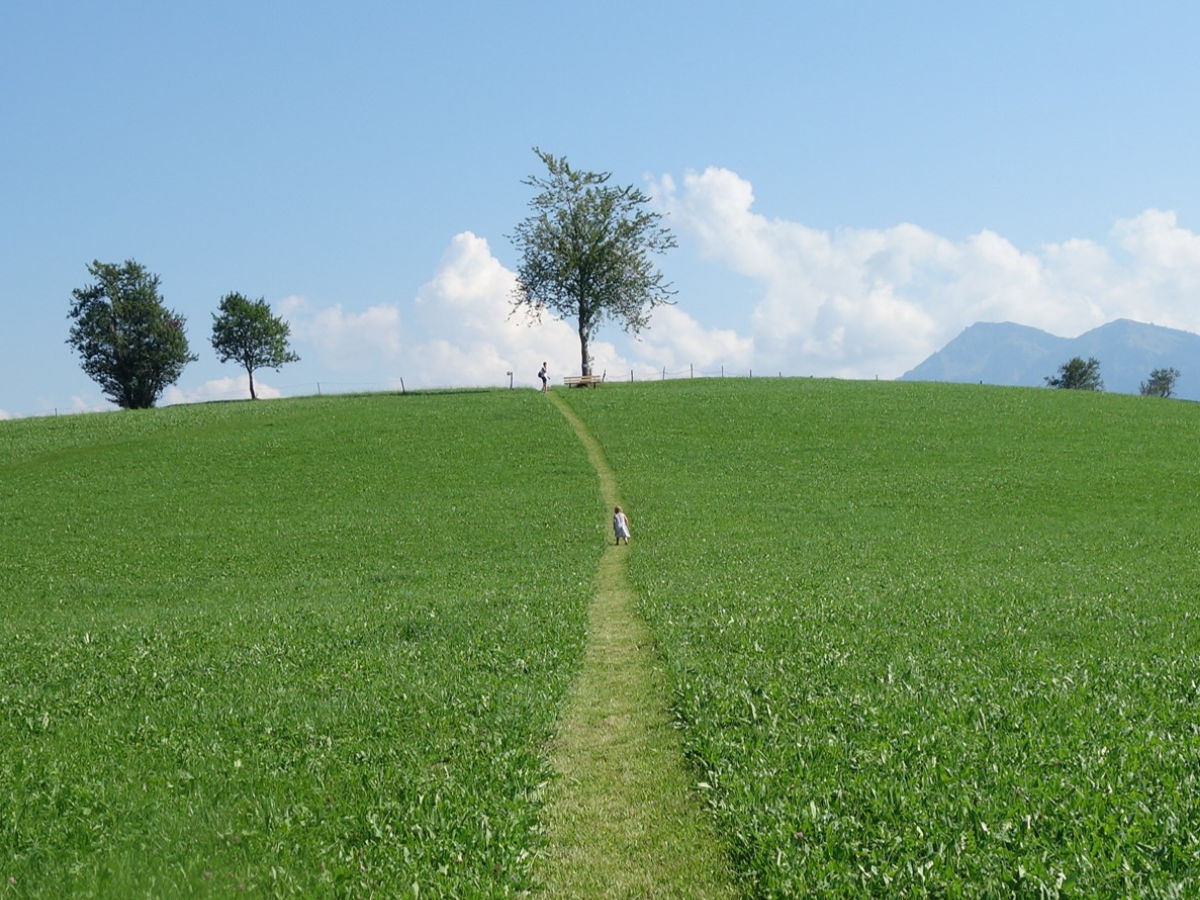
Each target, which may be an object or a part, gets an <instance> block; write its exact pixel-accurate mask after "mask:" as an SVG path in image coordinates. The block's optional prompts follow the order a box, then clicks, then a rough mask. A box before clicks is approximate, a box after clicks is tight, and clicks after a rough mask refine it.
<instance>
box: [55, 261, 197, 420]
mask: <svg viewBox="0 0 1200 900" xmlns="http://www.w3.org/2000/svg"><path fill="white" fill-rule="evenodd" d="M88 273H89V274H90V275H91V276H92V277H93V278H94V279H96V280H95V281H94V282H93V283H92V284H89V285H88V286H87V287H83V288H77V289H76V290H74V291H73V292H72V296H73V297H74V300H73V301H72V303H71V309H70V312H69V313H68V318H70V319H73V320H74V322H75V324H74V325H72V326H71V333H70V336H69V337H68V338H67V343H68V344H70V345H71V346H72V347H73V348H74V349H75V351H76V352H77V353H78V354H79V358H80V361H81V363H82V366H83V371H84V372H86V373H87V375H88V377H89V378H91V379H92V380H93V381H95V382H96V383H97V384H99V385H100V388H101V390H102V391H103V392H104V395H105V396H106V397H108V399H110V400H111V401H112V402H113V403H115V404H117V406H119V407H121V408H122V409H147V408H149V407H151V406H154V404H155V403H157V402H158V398H159V397H160V396H162V392H163V391H164V390H166V388H167V386H168V385H171V384H174V383H175V382H176V381H178V380H179V376H180V375H181V374H182V373H183V369H184V366H186V365H187V364H188V363H190V362H195V360H196V359H197V357H196V356H193V355H192V354H191V353H190V352H189V351H188V342H187V335H186V334H185V333H184V325H185V324H186V323H185V320H184V318H183V316H181V315H180V314H179V313H177V312H172V311H171V310H169V309H167V308H166V307H165V306H164V305H163V303H162V299H161V298H160V297H159V293H158V284H159V279H158V276H157V275H154V274H152V273H150V272H147V271H146V269H145V268H143V267H142V266H141V265H139V264H138V263H136V262H134V261H133V260H126V261H125V263H124V264H123V265H117V264H116V263H102V262H100V261H98V260H96V261H93V262H92V264H91V265H89V266H88Z"/></svg>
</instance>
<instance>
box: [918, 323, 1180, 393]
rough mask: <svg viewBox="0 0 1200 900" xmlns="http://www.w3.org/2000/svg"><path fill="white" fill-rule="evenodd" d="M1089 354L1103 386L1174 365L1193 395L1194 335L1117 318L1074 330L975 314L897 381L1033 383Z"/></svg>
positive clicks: (1132, 383)
mask: <svg viewBox="0 0 1200 900" xmlns="http://www.w3.org/2000/svg"><path fill="white" fill-rule="evenodd" d="M1075 356H1079V357H1082V358H1084V359H1087V358H1088V357H1095V358H1096V359H1097V360H1099V361H1100V375H1101V377H1102V378H1103V379H1104V387H1105V390H1108V391H1113V392H1115V393H1125V394H1136V393H1138V390H1139V388H1140V385H1141V383H1142V382H1143V381H1145V380H1146V379H1147V378H1148V377H1149V375H1150V372H1151V370H1152V369H1157V368H1165V367H1168V366H1173V367H1175V368H1176V369H1178V370H1179V371H1180V373H1181V374H1180V378H1179V380H1178V382H1176V390H1175V393H1176V395H1177V396H1179V397H1182V398H1185V399H1189V400H1200V335H1196V334H1192V333H1191V332H1188V331H1180V330H1178V329H1175V328H1163V327H1161V326H1158V325H1148V324H1146V323H1144V322H1132V321H1130V320H1128V319H1117V320H1116V321H1114V322H1109V323H1108V324H1107V325H1102V326H1100V327H1099V328H1094V329H1092V330H1091V331H1088V332H1085V333H1084V334H1081V335H1079V337H1076V338H1062V337H1058V336H1056V335H1053V334H1050V333H1048V332H1045V331H1041V330H1040V329H1037V328H1031V327H1029V326H1027V325H1017V324H1014V323H1012V322H977V323H976V324H974V325H971V326H970V327H968V328H967V329H965V330H964V331H963V332H962V334H960V335H959V336H958V337H956V338H955V339H954V340H952V341H951V342H950V343H949V344H947V345H946V346H945V347H943V348H942V349H941V350H939V351H938V352H937V353H934V354H933V355H932V356H930V357H929V358H928V359H926V360H925V361H924V362H922V363H921V364H920V365H918V366H916V367H915V368H913V369H911V370H909V371H908V372H905V373H904V374H903V375H901V376H900V380H901V381H955V382H982V383H984V384H1001V385H1020V386H1026V387H1040V386H1043V385H1044V384H1045V383H1046V376H1048V375H1054V374H1055V373H1056V372H1057V371H1058V368H1059V366H1061V365H1062V364H1063V363H1065V362H1066V361H1067V360H1069V359H1071V358H1072V357H1075Z"/></svg>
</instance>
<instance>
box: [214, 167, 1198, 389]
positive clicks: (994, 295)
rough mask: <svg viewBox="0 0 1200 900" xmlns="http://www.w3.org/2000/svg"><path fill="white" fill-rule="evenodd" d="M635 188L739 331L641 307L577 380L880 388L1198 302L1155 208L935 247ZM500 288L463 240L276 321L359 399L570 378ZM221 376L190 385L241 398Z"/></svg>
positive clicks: (689, 191) (1185, 309)
mask: <svg viewBox="0 0 1200 900" xmlns="http://www.w3.org/2000/svg"><path fill="white" fill-rule="evenodd" d="M651 191H652V193H653V195H654V197H655V202H656V203H657V204H658V205H659V208H660V209H661V210H662V211H663V212H665V213H666V214H667V215H668V216H669V222H670V224H671V227H672V228H673V229H674V230H675V232H676V234H677V236H678V238H679V241H680V243H681V245H683V244H688V245H690V249H694V250H695V251H696V252H697V253H698V255H699V256H700V257H701V258H703V259H704V260H706V264H707V265H711V266H716V267H720V268H723V269H727V270H729V271H731V272H734V273H736V274H737V275H738V276H740V277H742V278H744V279H746V281H747V283H748V284H749V285H750V288H751V290H750V293H751V296H752V297H753V298H754V300H753V304H754V305H753V310H752V314H751V315H750V316H749V318H743V319H741V321H742V322H743V323H744V322H749V323H750V324H749V326H748V330H749V333H739V332H738V331H737V330H736V329H734V328H731V327H728V326H727V325H726V323H725V322H723V321H722V314H723V310H722V306H721V305H720V302H719V301H718V300H717V298H706V297H700V296H680V297H678V298H677V299H678V301H679V302H678V304H677V305H675V306H666V307H661V308H659V309H658V310H656V311H655V312H654V314H653V316H652V320H651V325H650V328H649V329H648V330H646V331H645V332H643V334H642V335H641V338H640V339H638V340H635V339H632V338H629V337H627V336H626V335H624V334H623V333H622V332H620V331H619V329H616V328H613V329H609V330H606V331H605V332H603V333H602V335H601V339H599V340H597V341H595V342H594V343H593V345H592V347H591V351H592V354H593V358H594V368H595V370H596V371H605V372H607V373H608V374H609V377H615V378H620V379H621V380H627V379H628V378H629V377H630V376H631V375H634V376H636V377H637V378H638V379H643V378H655V377H662V375H663V373H664V372H665V373H666V374H668V375H669V376H677V375H680V374H685V373H687V372H689V371H696V372H697V373H700V374H711V373H713V372H715V371H717V370H719V369H722V368H723V369H725V370H727V371H729V372H732V373H740V372H747V371H756V372H757V371H761V372H764V373H771V374H774V373H776V372H780V373H782V374H785V375H786V374H791V375H821V376H836V377H845V378H875V377H882V378H894V377H897V376H899V375H901V374H903V373H904V372H905V371H907V370H908V369H910V368H913V367H914V366H916V365H917V364H918V363H920V362H921V361H922V360H923V359H925V358H926V357H927V356H928V355H929V354H931V353H933V352H935V351H937V350H938V349H940V348H941V347H942V346H944V345H945V344H946V343H947V342H949V341H950V340H951V339H953V338H954V337H955V336H956V335H957V334H959V333H960V332H961V331H962V330H963V329H964V328H966V327H967V326H969V325H971V324H973V323H975V322H978V321H1012V322H1018V323H1020V324H1023V325H1030V326H1034V327H1037V328H1041V329H1044V330H1046V331H1049V332H1051V333H1054V334H1059V335H1062V336H1066V337H1071V336H1075V335H1078V334H1080V333H1082V332H1084V331H1086V330H1088V329H1090V328H1094V327H1096V326H1098V325H1101V324H1104V323H1105V322H1109V321H1112V320H1113V319H1117V318H1131V319H1136V320H1139V321H1146V322H1153V323H1155V324H1158V325H1165V326H1169V327H1175V328H1182V329H1185V330H1190V331H1197V332H1200V305H1195V304H1192V303H1191V298H1192V297H1194V296H1195V295H1196V291H1197V288H1198V287H1200V235H1197V234H1195V233H1193V232H1191V231H1189V230H1187V229H1185V228H1182V227H1180V225H1179V224H1178V222H1177V221H1176V217H1175V214H1174V213H1172V212H1169V211H1162V210H1156V209H1150V210H1146V211H1144V212H1142V213H1140V214H1139V215H1136V216H1133V217H1132V218H1128V219H1121V220H1118V221H1117V222H1116V223H1115V224H1114V225H1113V226H1112V228H1111V231H1110V232H1109V235H1108V238H1107V240H1105V241H1104V242H1097V241H1093V240H1090V239H1085V238H1072V239H1068V240H1064V241H1063V242H1061V243H1055V244H1046V245H1043V246H1041V247H1038V248H1036V249H1035V250H1032V251H1031V250H1022V249H1019V248H1018V247H1016V246H1014V245H1013V244H1012V243H1011V242H1010V241H1009V240H1007V239H1006V238H1004V237H1003V236H1002V235H999V234H997V233H995V232H994V231H988V230H984V231H980V232H979V233H978V234H974V235H971V236H969V237H967V238H965V239H963V240H951V239H949V238H946V237H943V236H940V235H937V234H934V233H933V232H931V231H928V230H926V229H924V228H921V227H920V226H918V225H914V224H909V223H901V224H898V225H896V226H894V227H891V228H886V229H855V228H842V229H836V230H833V231H825V230H821V229H816V228H812V227H810V226H807V225H805V224H803V223H801V222H798V221H790V220H786V219H772V218H767V217H766V216H763V215H762V214H760V213H758V212H756V211H755V209H754V204H755V197H754V190H753V187H752V185H751V184H750V182H749V181H747V180H746V179H744V178H742V177H740V176H739V175H738V174H737V173H735V172H732V171H729V170H728V169H721V168H709V169H706V170H704V171H703V172H691V173H688V174H686V175H684V176H683V177H682V178H681V179H680V180H679V181H678V182H677V181H676V180H675V179H674V178H672V177H671V176H663V177H661V178H659V179H657V180H655V181H653V182H652V188H651ZM514 285H515V274H514V273H513V272H512V271H511V270H509V269H508V268H506V267H505V266H504V265H503V264H502V263H501V262H500V261H499V260H498V259H497V258H496V257H495V256H494V255H493V253H492V251H491V248H490V247H489V245H488V242H487V240H486V239H484V238H483V237H480V236H478V235H475V234H473V233H471V232H462V233H461V234H458V235H456V236H454V237H453V239H452V240H451V241H450V243H449V246H448V247H447V249H446V251H445V253H444V255H443V257H442V259H441V260H440V261H439V263H438V264H437V266H436V268H435V270H434V272H433V275H432V277H431V278H430V280H429V281H428V282H427V283H426V284H424V285H422V286H421V287H420V289H419V290H418V291H417V292H416V294H415V295H414V296H410V297H398V298H396V300H395V302H393V303H385V304H379V305H375V306H371V307H369V308H367V309H365V310H361V311H355V310H352V309H347V308H345V307H344V306H343V305H342V304H336V305H331V306H325V307H317V306H315V305H314V304H312V303H311V302H310V301H308V300H306V299H304V298H301V297H290V298H287V299H286V300H285V301H283V302H282V303H281V304H280V305H279V308H278V310H277V312H279V313H280V314H282V315H283V316H284V317H285V318H286V319H287V320H288V321H289V323H290V324H291V326H292V335H293V341H294V346H295V347H296V349H297V350H298V352H299V353H300V354H301V356H302V357H303V358H305V359H311V360H313V361H315V362H317V363H319V364H320V366H321V367H322V369H323V370H325V371H329V372H336V373H339V375H338V377H344V378H346V379H347V380H348V381H349V382H350V383H354V382H355V381H358V382H361V383H363V384H367V385H370V386H371V387H373V388H379V387H396V388H398V387H399V386H400V384H401V380H402V379H403V383H404V384H405V385H406V386H407V387H453V386H461V385H497V386H499V385H505V384H508V383H509V379H510V378H511V379H512V382H513V384H514V385H517V386H534V385H535V384H536V378H535V373H536V371H537V369H538V367H539V366H540V365H541V362H542V361H543V360H546V361H548V362H549V363H550V369H551V372H552V373H553V374H554V375H555V376H556V378H557V377H559V376H561V375H565V374H570V373H573V372H577V371H578V370H579V364H580V361H579V343H578V338H577V337H576V334H575V327H574V323H570V322H563V321H560V320H556V319H552V318H550V317H546V318H544V319H543V321H542V322H540V323H531V322H529V321H527V320H526V319H524V318H522V317H518V316H513V315H512V313H511V304H510V298H511V294H512V290H513V287H514ZM743 327H747V326H743ZM509 373H513V374H512V375H511V376H510V375H509ZM227 381H229V382H231V383H228V384H224V383H222V384H216V383H210V384H209V385H207V386H206V387H205V390H208V391H209V392H210V393H211V394H212V395H214V396H215V395H217V392H218V391H220V390H224V391H230V392H232V391H237V390H238V389H241V388H242V387H243V385H241V384H239V383H237V380H236V379H229V380H227ZM241 381H242V382H244V377H243V378H242V379H241ZM256 384H257V381H256ZM264 388H266V386H265V385H264ZM266 389H267V390H270V389H269V388H266Z"/></svg>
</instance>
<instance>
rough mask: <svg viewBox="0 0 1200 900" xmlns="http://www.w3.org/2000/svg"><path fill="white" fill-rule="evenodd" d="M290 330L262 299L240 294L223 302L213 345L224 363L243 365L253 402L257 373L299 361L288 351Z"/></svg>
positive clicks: (213, 334)
mask: <svg viewBox="0 0 1200 900" xmlns="http://www.w3.org/2000/svg"><path fill="white" fill-rule="evenodd" d="M290 334H291V327H290V326H289V325H288V323H287V322H285V321H283V319H281V318H277V317H275V316H273V315H271V307H270V306H269V305H268V304H267V301H266V300H264V299H263V298H262V297H259V298H258V299H257V300H247V299H246V298H245V297H243V296H242V295H241V294H238V293H233V294H226V295H225V296H224V297H222V298H221V306H220V312H219V313H213V331H212V345H213V349H214V350H216V351H217V357H218V359H220V361H221V362H229V361H230V360H233V361H234V362H237V363H239V364H241V366H242V368H244V369H245V370H246V375H247V376H249V378H250V399H251V400H256V399H258V398H257V395H256V394H255V393H254V371H255V370H256V369H274V370H275V371H276V372H278V371H279V369H280V368H281V367H282V366H283V365H284V364H285V363H290V362H296V361H297V360H299V359H300V357H299V356H297V355H296V354H295V353H293V352H291V350H289V349H288V335H290Z"/></svg>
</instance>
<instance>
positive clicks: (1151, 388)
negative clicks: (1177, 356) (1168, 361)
mask: <svg viewBox="0 0 1200 900" xmlns="http://www.w3.org/2000/svg"><path fill="white" fill-rule="evenodd" d="M1178 380H1179V370H1178V369H1176V368H1166V369H1152V370H1151V372H1150V380H1149V381H1143V382H1142V386H1141V390H1142V396H1143V397H1170V396H1171V394H1173V393H1174V392H1175V382H1176V381H1178Z"/></svg>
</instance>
